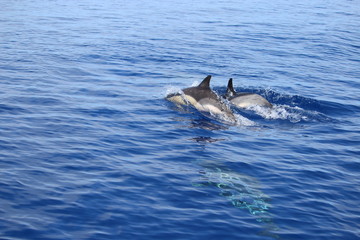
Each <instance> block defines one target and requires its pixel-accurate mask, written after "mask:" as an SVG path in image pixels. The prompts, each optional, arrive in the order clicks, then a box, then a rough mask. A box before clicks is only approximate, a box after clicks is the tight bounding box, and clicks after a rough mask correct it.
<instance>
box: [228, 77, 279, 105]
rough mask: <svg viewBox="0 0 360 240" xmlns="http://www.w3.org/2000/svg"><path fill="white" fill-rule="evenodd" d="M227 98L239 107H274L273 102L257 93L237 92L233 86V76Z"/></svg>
mask: <svg viewBox="0 0 360 240" xmlns="http://www.w3.org/2000/svg"><path fill="white" fill-rule="evenodd" d="M225 99H227V100H229V101H230V102H231V103H232V104H234V105H235V106H237V107H239V108H248V107H252V106H261V107H268V108H272V106H273V105H272V104H271V103H269V102H268V101H267V100H266V99H265V98H263V97H262V96H260V95H259V94H256V93H246V92H244V93H236V92H235V90H234V87H233V82H232V78H230V79H229V82H228V86H227V90H226V95H225Z"/></svg>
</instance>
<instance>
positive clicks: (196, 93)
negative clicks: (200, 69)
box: [166, 75, 236, 122]
mask: <svg viewBox="0 0 360 240" xmlns="http://www.w3.org/2000/svg"><path fill="white" fill-rule="evenodd" d="M210 79H211V75H209V76H207V77H206V78H204V80H203V81H202V82H201V83H200V84H199V85H198V86H196V87H190V88H185V89H183V90H182V92H180V93H175V94H169V95H168V96H167V97H166V99H167V100H169V101H171V102H174V103H176V104H180V105H191V106H193V107H194V108H196V109H197V110H199V111H200V112H208V113H210V114H211V115H215V116H216V117H220V118H222V119H224V120H227V121H232V122H235V121H236V118H235V116H234V114H233V113H232V111H231V110H230V108H229V107H228V106H227V105H226V104H225V103H224V102H223V101H221V98H220V97H219V96H218V95H217V94H216V93H215V92H214V91H212V90H211V89H210Z"/></svg>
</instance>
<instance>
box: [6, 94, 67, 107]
mask: <svg viewBox="0 0 360 240" xmlns="http://www.w3.org/2000/svg"><path fill="white" fill-rule="evenodd" d="M6 101H9V102H14V103H17V104H21V105H38V106H56V105H64V104H65V102H64V101H62V100H60V99H59V98H55V97H41V96H40V97H24V96H16V97H9V98H8V99H6Z"/></svg>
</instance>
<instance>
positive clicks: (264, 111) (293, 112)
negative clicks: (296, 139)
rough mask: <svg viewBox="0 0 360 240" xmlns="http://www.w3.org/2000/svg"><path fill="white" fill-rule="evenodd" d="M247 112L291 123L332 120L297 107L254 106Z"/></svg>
mask: <svg viewBox="0 0 360 240" xmlns="http://www.w3.org/2000/svg"><path fill="white" fill-rule="evenodd" d="M247 110H250V111H253V112H255V113H256V114H258V115H259V116H261V117H263V118H264V119H271V120H288V121H289V122H291V123H298V122H322V121H329V120H330V118H329V117H327V116H325V115H324V114H322V113H320V112H317V111H311V110H305V109H303V108H301V107H297V106H295V107H291V106H287V105H274V106H273V107H272V108H266V107H261V106H252V107H249V108H247Z"/></svg>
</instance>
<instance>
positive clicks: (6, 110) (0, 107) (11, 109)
mask: <svg viewBox="0 0 360 240" xmlns="http://www.w3.org/2000/svg"><path fill="white" fill-rule="evenodd" d="M29 112H30V111H29V110H27V109H25V108H22V107H19V106H16V105H10V104H0V116H1V115H2V114H14V115H18V114H26V113H29Z"/></svg>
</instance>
